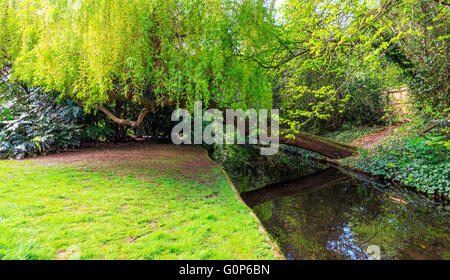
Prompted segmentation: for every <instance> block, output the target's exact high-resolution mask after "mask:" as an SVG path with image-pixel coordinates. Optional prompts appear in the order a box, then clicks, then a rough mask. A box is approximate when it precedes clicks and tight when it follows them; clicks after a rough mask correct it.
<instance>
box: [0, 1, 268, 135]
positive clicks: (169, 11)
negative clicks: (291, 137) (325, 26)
mask: <svg viewBox="0 0 450 280" xmlns="http://www.w3.org/2000/svg"><path fill="white" fill-rule="evenodd" d="M0 5H1V7H2V8H1V24H2V29H1V33H0V36H1V40H2V51H3V56H2V58H1V59H2V60H1V61H2V63H3V64H4V65H6V64H8V65H11V66H12V69H13V72H12V76H13V78H16V79H20V80H22V81H25V82H27V83H29V84H33V85H35V86H40V87H43V88H45V89H46V90H48V91H55V92H59V93H60V94H62V95H64V96H67V97H70V98H73V99H75V100H78V101H79V102H80V103H82V104H83V106H84V108H85V109H86V110H87V111H90V110H97V109H98V110H101V111H103V112H104V113H106V114H107V115H108V116H109V117H111V118H112V119H113V120H114V121H116V122H117V123H119V124H121V125H128V126H131V127H132V128H135V127H137V126H139V125H140V123H141V122H142V120H143V117H144V116H145V114H146V113H147V112H149V111H153V110H155V109H156V108H157V107H158V106H163V105H170V106H183V107H186V108H191V107H192V106H193V102H194V101H197V100H201V101H203V102H204V104H206V106H208V104H214V105H215V106H219V107H221V108H225V107H226V108H236V107H239V108H246V107H248V106H249V107H252V108H259V107H270V106H271V88H270V84H269V82H268V80H267V79H266V78H265V76H263V75H262V70H261V68H260V67H258V66H257V64H256V63H254V62H251V61H248V60H246V61H243V59H242V57H243V56H242V54H245V53H246V52H250V51H252V50H253V49H257V48H260V47H261V45H263V44H267V43H266V41H267V40H265V38H264V34H269V33H270V32H269V31H268V29H270V27H271V20H270V17H268V11H267V9H266V8H264V5H263V3H262V1H252V0H243V1H219V0H208V1H204V0H184V1H183V0H182V1H179V0H177V1H175V0H169V1H167V0H133V1H132V0H103V1H97V0H83V1H82V0H78V1H55V0H39V1H35V0H33V1H31V0H30V1H28V0H23V1H17V0H0ZM266 29H267V30H266ZM266 31H267V32H266ZM120 101H127V102H133V103H135V104H137V105H139V106H140V107H141V108H142V109H141V111H140V113H139V115H138V116H137V118H136V119H135V120H125V119H120V118H119V116H115V115H114V114H113V113H112V112H111V110H109V109H108V108H109V106H112V105H114V104H116V103H117V102H120Z"/></svg>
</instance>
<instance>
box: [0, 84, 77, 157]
mask: <svg viewBox="0 0 450 280" xmlns="http://www.w3.org/2000/svg"><path fill="white" fill-rule="evenodd" d="M0 99H1V100H2V102H1V103H0V157H1V158H8V157H14V158H17V159H21V158H24V157H25V156H34V155H36V154H40V153H47V152H51V151H60V150H64V149H67V148H72V147H76V146H78V145H80V143H81V135H82V127H83V125H82V121H83V110H82V108H81V107H80V106H78V105H77V104H75V103H73V102H72V101H71V100H69V99H64V100H60V99H59V98H58V96H57V95H55V94H51V93H46V92H43V91H42V90H40V89H39V88H33V89H27V88H25V87H21V86H19V85H18V84H15V83H8V84H3V85H2V87H0Z"/></svg>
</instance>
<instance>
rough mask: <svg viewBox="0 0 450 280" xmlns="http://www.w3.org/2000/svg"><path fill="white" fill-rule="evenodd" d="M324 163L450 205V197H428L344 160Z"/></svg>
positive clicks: (413, 188)
mask: <svg viewBox="0 0 450 280" xmlns="http://www.w3.org/2000/svg"><path fill="white" fill-rule="evenodd" d="M357 157H358V155H356V156H354V157H352V158H357ZM320 161H321V162H322V163H324V164H327V165H329V166H331V167H334V168H338V169H340V170H342V171H344V172H348V173H349V174H350V175H352V176H355V175H356V177H361V176H362V178H364V180H368V181H375V182H377V183H380V184H385V183H386V182H387V183H389V184H391V185H392V186H393V187H394V188H398V189H399V190H400V189H405V188H406V189H408V190H409V191H412V192H414V193H415V194H418V195H421V196H423V197H424V198H427V199H431V200H432V201H433V202H435V203H444V204H447V205H448V204H450V198H449V197H445V196H442V195H437V194H434V195H432V196H430V195H428V194H427V193H425V192H423V191H421V190H419V189H417V188H416V187H415V186H410V185H406V184H404V183H402V182H400V181H398V180H393V179H388V178H386V177H385V176H382V175H374V174H372V173H370V172H367V171H364V170H362V169H358V168H355V167H353V166H352V165H350V164H347V163H346V162H345V161H343V160H342V159H330V158H323V159H322V160H320ZM358 175H359V176H358Z"/></svg>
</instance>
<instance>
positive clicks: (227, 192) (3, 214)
mask: <svg viewBox="0 0 450 280" xmlns="http://www.w3.org/2000/svg"><path fill="white" fill-rule="evenodd" d="M145 168H148V166H147V167H145ZM117 172H120V170H117ZM143 172H145V170H144V167H141V170H140V173H143ZM113 174H114V170H111V169H108V170H106V169H105V170H103V169H102V168H99V169H86V168H85V167H80V166H58V165H54V166H46V165H42V164H37V163H34V162H29V161H23V162H18V161H0V178H1V181H0V259H73V258H81V259H272V258H274V254H273V251H272V250H271V246H270V245H269V243H268V241H267V240H266V237H265V235H264V234H263V233H262V232H261V231H260V230H258V227H259V224H258V222H257V220H256V218H254V217H253V216H251V215H250V210H249V209H248V208H247V207H246V206H245V205H243V204H242V203H241V202H240V201H238V199H237V198H236V196H235V193H234V192H233V190H232V189H231V187H230V185H229V183H228V182H227V181H226V178H225V176H224V175H223V174H222V172H221V171H220V170H218V169H215V168H213V169H212V170H209V172H205V174H201V175H202V176H201V178H202V180H196V179H189V178H184V179H182V180H181V179H180V178H178V177H177V176H174V175H170V174H171V172H169V170H168V171H167V172H166V173H160V174H159V176H158V177H157V178H156V179H154V180H146V179H143V178H141V177H139V176H134V175H122V176H111V175H113Z"/></svg>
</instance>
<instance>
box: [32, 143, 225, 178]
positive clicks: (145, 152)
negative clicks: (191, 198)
mask: <svg viewBox="0 0 450 280" xmlns="http://www.w3.org/2000/svg"><path fill="white" fill-rule="evenodd" d="M31 160H32V161H34V162H37V163H42V164H46V165H47V164H57V165H59V164H66V165H73V166H81V167H82V168H84V169H87V170H114V172H115V174H114V175H115V176H127V175H133V176H137V177H139V178H142V179H146V180H153V179H157V178H158V174H160V173H161V172H164V173H165V174H171V176H173V177H174V178H176V179H180V180H182V179H195V180H199V181H201V182H202V183H203V182H205V183H206V182H208V181H209V180H208V178H207V177H208V175H214V174H216V173H215V172H214V169H215V168H216V167H217V165H216V164H215V163H214V162H213V161H212V160H211V159H209V157H208V155H207V153H206V151H205V150H204V149H202V148H200V147H196V146H188V145H180V146H177V145H174V144H159V143H158V144H156V143H148V142H143V143H140V142H131V143H121V144H112V143H95V144H89V145H87V146H85V147H82V148H79V149H74V150H68V151H64V152H62V153H56V154H49V155H43V156H38V157H36V158H33V159H31Z"/></svg>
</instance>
